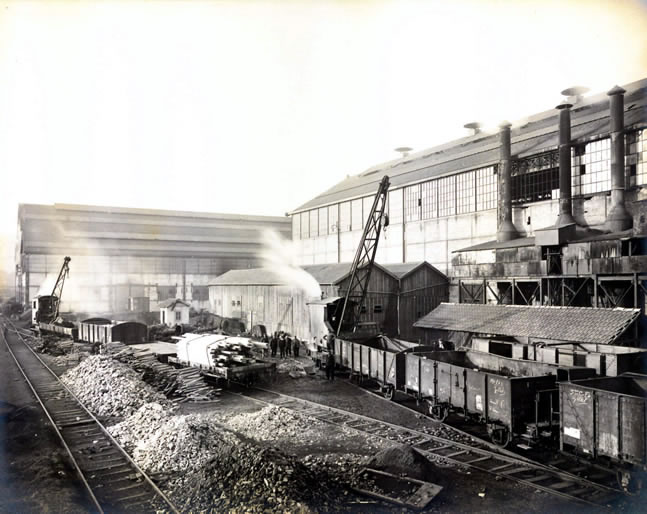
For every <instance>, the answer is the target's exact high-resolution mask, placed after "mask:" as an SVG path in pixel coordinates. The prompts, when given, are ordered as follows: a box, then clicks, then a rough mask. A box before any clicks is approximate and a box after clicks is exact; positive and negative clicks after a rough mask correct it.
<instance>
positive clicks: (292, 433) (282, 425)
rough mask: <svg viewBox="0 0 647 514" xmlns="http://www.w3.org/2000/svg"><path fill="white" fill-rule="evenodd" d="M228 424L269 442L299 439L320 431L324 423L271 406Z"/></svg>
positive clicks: (232, 420) (230, 420) (237, 416)
mask: <svg viewBox="0 0 647 514" xmlns="http://www.w3.org/2000/svg"><path fill="white" fill-rule="evenodd" d="M226 424H227V426H229V427H231V428H232V429H234V430H236V431H238V432H241V433H243V434H245V435H247V436H248V437H253V438H254V439H258V440H261V441H267V440H272V439H283V440H285V439H289V438H297V437H299V436H300V435H302V434H303V433H304V432H306V431H308V430H312V429H315V430H316V429H318V428H319V427H321V426H322V425H323V422H321V421H319V420H317V419H314V418H310V417H306V416H301V415H300V414H296V413H294V412H291V411H289V410H287V409H283V408H281V407H277V406H274V405H269V406H267V407H264V408H263V409H261V410H260V411H257V412H252V413H243V414H238V415H236V416H234V417H232V418H230V419H228V420H227V421H226Z"/></svg>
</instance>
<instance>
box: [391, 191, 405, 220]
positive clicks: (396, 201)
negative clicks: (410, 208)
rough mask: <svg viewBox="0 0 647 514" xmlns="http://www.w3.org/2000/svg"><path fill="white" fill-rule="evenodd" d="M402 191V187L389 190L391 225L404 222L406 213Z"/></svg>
mask: <svg viewBox="0 0 647 514" xmlns="http://www.w3.org/2000/svg"><path fill="white" fill-rule="evenodd" d="M402 191H403V190H402V189H396V190H395V191H389V223H390V224H391V225H396V224H398V223H402V219H403V214H404V213H403V211H402Z"/></svg>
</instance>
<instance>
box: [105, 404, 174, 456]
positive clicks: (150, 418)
mask: <svg viewBox="0 0 647 514" xmlns="http://www.w3.org/2000/svg"><path fill="white" fill-rule="evenodd" d="M172 415H173V409H172V408H169V406H168V405H162V404H161V403H157V402H151V403H146V404H144V405H142V406H141V407H140V408H139V409H137V411H136V412H135V413H134V414H133V415H132V416H130V417H128V418H127V419H125V420H124V421H122V422H121V423H118V424H116V425H113V426H111V427H109V428H108V431H109V432H110V434H111V435H112V436H113V437H114V438H115V439H117V441H118V442H119V444H121V446H123V447H124V448H125V449H126V451H128V452H129V453H132V451H133V450H134V448H135V446H136V445H137V444H138V443H140V442H141V441H144V440H145V439H147V438H148V437H150V436H151V435H152V434H154V433H155V432H157V431H158V430H160V429H161V428H162V426H163V425H164V424H165V423H166V422H167V421H168V420H169V419H170V417H171V416H172Z"/></svg>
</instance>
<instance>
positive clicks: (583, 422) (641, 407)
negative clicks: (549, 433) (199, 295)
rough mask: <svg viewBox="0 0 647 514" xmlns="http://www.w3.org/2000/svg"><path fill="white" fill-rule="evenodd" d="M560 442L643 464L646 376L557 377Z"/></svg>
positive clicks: (628, 464)
mask: <svg viewBox="0 0 647 514" xmlns="http://www.w3.org/2000/svg"><path fill="white" fill-rule="evenodd" d="M558 387H559V396H560V405H561V430H560V447H561V449H562V450H565V451H569V452H573V453H578V454H584V455H588V456H590V457H592V458H596V459H597V458H604V459H608V460H609V461H611V462H612V463H615V464H620V465H622V466H624V467H625V468H626V469H631V468H633V467H638V468H640V469H643V470H647V376H644V375H638V374H633V373H628V374H625V375H621V376H618V377H604V378H592V379H588V380H577V381H574V382H560V383H559V384H558Z"/></svg>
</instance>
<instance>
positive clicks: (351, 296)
mask: <svg viewBox="0 0 647 514" xmlns="http://www.w3.org/2000/svg"><path fill="white" fill-rule="evenodd" d="M389 186H390V181H389V177H388V176H386V175H385V176H384V177H383V178H382V181H381V182H380V186H379V188H378V190H377V194H376V195H375V200H373V206H372V207H371V211H370V213H369V215H368V217H367V219H366V226H365V227H364V232H363V233H362V238H361V239H360V242H359V246H358V247H357V252H355V258H354V259H353V265H352V266H351V269H350V283H349V285H348V291H346V297H345V301H344V305H343V308H342V313H341V317H340V318H339V319H340V322H339V324H338V325H337V334H336V335H337V336H339V333H340V332H341V330H342V326H346V327H348V326H351V327H354V326H355V324H356V323H357V320H358V318H359V314H360V313H361V311H362V306H363V305H364V301H365V300H366V292H367V290H368V283H369V280H370V279H371V272H372V271H373V263H374V262H375V252H376V251H377V244H378V242H379V240H380V232H381V230H382V227H383V226H385V227H386V226H387V225H388V224H389V217H388V215H387V214H385V212H384V210H385V208H386V195H387V192H388V190H389Z"/></svg>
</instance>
